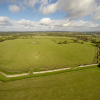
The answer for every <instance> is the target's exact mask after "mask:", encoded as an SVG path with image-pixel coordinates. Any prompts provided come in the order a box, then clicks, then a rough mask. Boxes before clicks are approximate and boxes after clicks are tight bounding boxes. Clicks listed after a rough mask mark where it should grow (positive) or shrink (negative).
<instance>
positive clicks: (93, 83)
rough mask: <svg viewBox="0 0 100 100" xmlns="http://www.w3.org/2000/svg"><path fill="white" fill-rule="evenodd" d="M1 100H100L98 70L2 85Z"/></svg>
mask: <svg viewBox="0 0 100 100" xmlns="http://www.w3.org/2000/svg"><path fill="white" fill-rule="evenodd" d="M0 99H1V100H31V99H34V100H94V99H95V100H100V69H99V68H97V67H96V68H91V69H84V70H78V71H72V72H65V73H59V74H53V75H47V76H39V77H33V78H28V79H22V80H18V81H11V82H7V83H3V82H1V81H0Z"/></svg>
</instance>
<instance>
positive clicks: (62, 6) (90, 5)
mask: <svg viewBox="0 0 100 100" xmlns="http://www.w3.org/2000/svg"><path fill="white" fill-rule="evenodd" d="M96 7H97V3H96V2H95V0H58V1H57V2H56V3H53V4H48V5H46V6H43V7H41V8H39V11H40V12H41V13H43V14H50V13H54V12H55V11H57V10H60V11H62V12H67V13H68V14H67V15H66V18H70V19H77V18H80V17H83V16H86V15H89V14H91V13H93V12H94V11H95V10H96Z"/></svg>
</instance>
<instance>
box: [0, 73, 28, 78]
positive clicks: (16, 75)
mask: <svg viewBox="0 0 100 100" xmlns="http://www.w3.org/2000/svg"><path fill="white" fill-rule="evenodd" d="M0 73H1V74H2V75H4V76H6V77H18V76H24V75H29V73H23V74H15V75H6V74H5V73H3V72H0Z"/></svg>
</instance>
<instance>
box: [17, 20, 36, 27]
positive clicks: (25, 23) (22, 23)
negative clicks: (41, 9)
mask: <svg viewBox="0 0 100 100" xmlns="http://www.w3.org/2000/svg"><path fill="white" fill-rule="evenodd" d="M18 24H19V25H20V26H23V27H33V26H34V25H35V22H33V21H30V20H25V19H21V20H20V21H18Z"/></svg>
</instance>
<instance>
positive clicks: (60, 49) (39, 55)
mask: <svg viewBox="0 0 100 100" xmlns="http://www.w3.org/2000/svg"><path fill="white" fill-rule="evenodd" d="M39 38H40V39H36V38H34V39H16V40H6V41H4V42H2V43H0V68H1V69H5V70H9V71H26V70H29V69H33V70H34V71H39V70H48V69H55V68H63V67H67V66H71V67H74V66H78V65H83V64H90V63H93V60H94V57H95V55H96V48H95V46H92V45H91V44H90V43H84V44H80V43H73V40H71V39H72V38H69V37H61V38H59V37H52V36H51V37H46V36H44V37H41V36H39ZM52 39H55V41H56V42H54V41H52ZM65 40H67V42H68V44H58V42H59V41H65ZM31 42H37V43H36V44H30V43H31Z"/></svg>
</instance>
